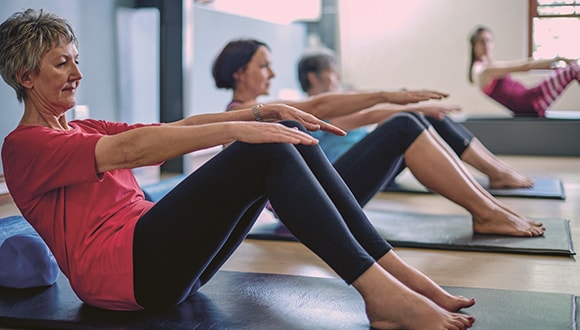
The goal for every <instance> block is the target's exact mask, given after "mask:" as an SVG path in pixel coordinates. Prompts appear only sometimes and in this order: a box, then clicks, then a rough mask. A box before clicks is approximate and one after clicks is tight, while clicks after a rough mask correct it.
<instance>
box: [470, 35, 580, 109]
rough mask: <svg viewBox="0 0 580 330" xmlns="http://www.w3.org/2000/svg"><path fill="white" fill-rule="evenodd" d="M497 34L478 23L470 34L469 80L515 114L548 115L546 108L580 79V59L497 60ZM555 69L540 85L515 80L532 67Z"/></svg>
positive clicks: (532, 68) (534, 68) (536, 68)
mask: <svg viewBox="0 0 580 330" xmlns="http://www.w3.org/2000/svg"><path fill="white" fill-rule="evenodd" d="M493 39H494V37H493V33H492V31H491V30H490V29H489V28H487V27H485V26H478V27H476V28H475V30H474V31H473V32H472V33H471V35H470V37H469V44H470V46H471V49H470V63H469V71H468V80H469V82H470V83H472V84H477V86H478V87H479V89H481V91H482V92H483V93H484V94H485V95H487V96H489V97H490V98H492V99H494V100H495V101H497V102H498V103H500V104H501V105H503V106H504V107H506V108H507V109H508V110H510V111H511V112H512V113H513V114H514V116H528V117H545V116H546V110H547V109H548V108H549V107H550V106H551V105H552V104H553V103H554V102H555V101H556V100H557V99H558V97H559V96H560V95H561V94H562V92H564V90H565V89H566V87H567V86H568V85H569V84H570V83H571V82H573V81H574V80H576V81H577V82H580V65H579V64H578V61H576V60H570V59H566V58H561V57H556V58H554V59H547V60H534V59H530V58H526V59H522V60H516V61H501V62H500V61H496V60H495V59H494V58H493V46H494V43H493V41H494V40H493ZM549 69H555V71H554V72H553V73H552V74H551V75H549V76H548V77H546V78H545V79H543V80H542V81H540V82H539V83H538V84H536V85H534V86H532V87H527V86H525V85H524V84H522V83H520V82H519V81H517V80H514V79H512V76H511V75H512V74H513V73H516V72H527V71H531V70H549Z"/></svg>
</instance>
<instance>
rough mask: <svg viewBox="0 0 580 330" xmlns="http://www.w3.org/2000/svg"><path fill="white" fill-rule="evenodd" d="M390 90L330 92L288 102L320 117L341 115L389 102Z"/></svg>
mask: <svg viewBox="0 0 580 330" xmlns="http://www.w3.org/2000/svg"><path fill="white" fill-rule="evenodd" d="M389 95H390V93H389V92H329V93H324V94H319V95H316V96H312V97H309V98H308V99H306V100H305V101H302V102H287V104H288V105H290V106H294V107H296V108H298V109H301V110H303V111H306V112H309V113H311V114H313V115H314V116H316V117H318V118H320V119H330V118H332V117H340V116H344V115H348V114H352V113H355V112H358V111H361V110H363V109H366V108H370V107H372V106H373V105H375V104H378V103H383V102H389Z"/></svg>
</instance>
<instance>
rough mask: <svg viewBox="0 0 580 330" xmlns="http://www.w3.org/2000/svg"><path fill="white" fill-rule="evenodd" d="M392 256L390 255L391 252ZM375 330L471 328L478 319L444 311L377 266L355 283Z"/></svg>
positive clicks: (374, 265)
mask: <svg viewBox="0 0 580 330" xmlns="http://www.w3.org/2000/svg"><path fill="white" fill-rule="evenodd" d="M389 254H390V252H389ZM353 286H354V287H355V288H356V289H357V290H358V291H359V292H360V294H361V295H362V297H363V299H364V301H365V309H366V313H367V317H368V319H369V321H370V324H371V327H372V328H374V329H467V328H470V327H471V326H472V325H473V322H474V321H475V318H474V317H472V316H469V315H465V314H460V313H454V312H450V311H447V310H445V309H443V308H442V307H440V306H438V305H437V304H436V303H435V302H433V301H431V300H429V299H428V298H427V297H425V296H423V295H421V294H419V293H417V292H415V291H414V290H412V289H410V288H408V287H407V286H405V284H403V283H402V282H400V281H399V280H397V279H396V278H395V277H394V276H393V275H391V274H389V273H388V272H387V271H386V270H385V269H384V268H382V267H381V266H379V265H378V264H373V265H372V266H371V268H369V269H368V270H367V271H365V272H364V273H363V274H362V275H361V276H360V277H359V278H358V279H356V280H355V281H354V283H353Z"/></svg>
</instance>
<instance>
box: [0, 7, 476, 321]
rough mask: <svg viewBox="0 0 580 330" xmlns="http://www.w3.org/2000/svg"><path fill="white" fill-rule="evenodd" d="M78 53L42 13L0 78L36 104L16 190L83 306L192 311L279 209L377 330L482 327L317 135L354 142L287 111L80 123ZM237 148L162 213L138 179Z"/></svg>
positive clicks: (71, 37) (15, 156) (18, 136)
mask: <svg viewBox="0 0 580 330" xmlns="http://www.w3.org/2000/svg"><path fill="white" fill-rule="evenodd" d="M77 46H78V41H77V38H76V36H75V34H74V32H73V29H72V28H71V26H70V25H69V24H68V23H67V22H66V21H65V20H63V19H62V18H60V17H58V16H56V15H54V14H50V13H47V12H44V11H42V10H41V11H35V10H33V9H28V10H25V11H23V12H18V13H15V14H13V15H12V16H11V17H9V18H8V19H7V20H6V21H4V22H3V23H2V24H1V25H0V73H1V74H2V77H3V79H4V80H5V81H6V82H7V83H8V84H9V85H10V86H11V87H12V88H13V89H14V90H15V91H16V97H17V98H18V100H19V101H21V102H23V103H24V113H23V115H22V118H21V120H20V122H19V124H18V126H17V127H16V128H15V129H14V130H13V131H12V132H11V133H10V134H9V135H8V136H6V138H5V140H4V144H3V146H2V163H3V168H4V174H5V178H6V184H7V186H8V189H9V191H10V193H11V194H12V197H13V199H14V201H15V203H16V205H17V206H18V208H19V209H20V211H21V212H22V215H23V216H24V217H25V218H26V219H27V220H28V221H29V222H30V224H31V225H32V226H33V227H34V228H35V229H36V230H37V232H38V233H39V234H40V236H41V237H42V238H43V240H44V241H45V242H46V243H47V245H48V246H49V247H50V249H51V251H52V252H53V253H54V256H55V258H56V260H57V262H58V264H59V267H60V270H61V271H62V272H63V273H64V274H65V275H66V277H67V278H68V279H69V281H70V284H71V286H72V288H73V290H74V291H75V293H76V294H77V295H78V296H79V298H80V299H81V300H82V301H83V302H85V303H87V304H90V305H93V306H97V307H100V308H105V309H112V310H141V309H166V308H170V307H172V306H174V305H176V304H179V303H181V302H183V301H184V300H185V299H187V298H188V297H189V296H191V295H193V294H195V293H196V292H197V290H198V289H199V288H200V287H201V286H203V285H204V284H205V283H206V282H208V281H210V280H211V278H212V276H213V275H214V274H215V273H216V272H217V271H218V269H219V268H220V267H221V266H222V265H223V263H224V262H225V261H226V260H227V259H228V258H229V257H230V256H231V255H232V253H233V252H234V250H235V249H236V248H237V247H238V246H239V245H240V244H241V242H242V241H243V240H244V238H245V236H246V234H247V232H248V231H249V229H250V228H251V227H252V225H253V223H254V222H255V220H256V218H257V216H258V213H259V212H260V210H261V209H262V208H263V205H264V203H265V201H266V199H269V200H270V201H271V202H272V204H273V205H274V206H275V207H276V209H277V210H278V213H279V215H280V218H281V219H282V221H283V222H284V224H285V225H286V226H287V227H288V228H289V229H290V231H291V232H292V233H293V234H294V235H295V236H296V237H297V238H299V239H300V241H301V242H303V243H304V244H305V245H306V246H307V247H309V248H310V249H311V250H312V251H314V252H315V253H316V254H317V255H318V256H320V257H321V258H322V259H323V260H324V261H325V262H327V263H328V264H329V265H330V267H332V269H333V270H335V271H336V273H337V274H338V275H339V276H340V277H341V278H342V279H344V281H345V282H346V283H347V284H352V285H353V287H354V288H355V289H356V290H357V291H358V292H359V293H360V295H361V296H362V299H363V300H364V302H365V305H366V307H365V308H366V313H367V316H368V319H369V321H370V326H372V327H374V328H377V329H392V328H431V327H436V328H441V329H465V328H469V327H471V325H472V324H473V322H474V318H473V317H471V316H468V315H465V314H461V313H457V311H458V310H460V309H462V308H465V307H469V306H471V305H473V304H474V303H475V301H474V300H473V299H466V298H463V297H458V296H452V295H450V294H449V293H447V292H446V291H444V290H443V289H442V288H441V287H439V286H438V285H436V284H435V283H434V282H432V281H431V280H430V279H429V278H427V277H426V276H425V275H423V274H421V273H419V272H418V271H417V270H415V269H414V268H412V267H410V266H409V265H407V264H406V263H404V262H403V261H402V260H401V259H400V258H399V257H398V256H397V254H396V253H395V252H394V251H393V250H392V248H391V246H390V245H389V244H388V243H387V242H386V241H385V240H384V239H383V238H382V237H381V236H380V235H379V234H378V233H377V232H376V230H375V229H374V228H373V226H372V225H371V224H370V222H369V221H368V219H367V218H366V216H365V214H364V212H363V211H362V209H361V208H360V206H359V205H358V203H357V201H356V199H355V198H354V197H353V195H352V194H351V192H350V191H349V189H348V187H347V186H346V185H345V184H344V183H343V182H342V180H340V177H339V175H338V174H337V173H336V171H335V170H334V169H333V167H332V165H331V164H330V163H329V162H328V160H327V159H326V157H325V156H324V154H323V153H322V151H321V150H320V148H319V147H318V146H317V141H316V139H314V138H313V137H312V136H310V135H309V134H308V133H307V131H306V130H318V129H323V130H326V131H329V132H332V133H335V134H339V135H342V134H344V132H343V131H341V130H340V129H338V128H336V127H334V126H332V125H330V124H327V123H325V122H322V121H320V120H318V119H317V118H316V117H314V116H312V115H310V114H307V113H305V112H302V111H300V110H298V109H295V108H292V107H289V106H286V105H268V106H264V107H263V108H261V109H259V111H256V112H253V111H252V109H245V110H240V111H236V112H228V113H216V114H203V115H197V116H192V117H188V118H185V119H182V120H179V121H176V122H172V123H164V124H126V123H119V122H111V121H104V120H92V119H86V120H74V121H71V122H68V121H67V119H66V112H67V111H68V110H69V109H71V108H73V107H74V106H75V104H76V96H75V95H76V91H77V88H78V87H79V83H80V81H81V79H82V78H83V75H82V74H81V71H80V69H79V53H78V50H77ZM256 118H260V119H262V120H263V121H264V122H257V121H256V120H255V119H256ZM286 119H291V120H287V121H284V122H282V123H279V121H280V120H286ZM234 141H236V142H234ZM230 142H234V143H233V144H232V145H231V146H230V147H229V148H227V149H226V150H223V151H222V152H221V153H220V154H219V155H217V156H216V157H214V158H213V159H211V160H210V161H209V162H207V163H206V164H204V165H203V166H202V167H200V168H199V169H198V170H196V171H195V172H193V173H192V174H191V175H189V176H188V177H187V178H186V179H184V181H183V182H182V183H180V184H179V185H178V186H177V187H175V188H174V189H173V190H172V191H171V192H169V193H168V194H167V195H166V196H165V197H164V198H163V199H161V200H160V201H159V202H157V203H152V202H149V201H146V200H145V199H144V197H143V192H142V191H141V189H140V187H139V185H138V183H137V181H136V180H135V177H134V176H133V174H132V172H131V169H132V168H135V167H138V166H143V165H150V164H157V163H160V162H163V161H164V160H166V159H170V158H173V157H176V156H179V155H183V154H186V153H189V152H192V151H195V150H199V149H203V148H208V147H211V146H217V145H221V144H224V143H230ZM215 205H220V207H215Z"/></svg>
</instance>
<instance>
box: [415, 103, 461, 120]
mask: <svg viewBox="0 0 580 330" xmlns="http://www.w3.org/2000/svg"><path fill="white" fill-rule="evenodd" d="M416 111H419V112H422V113H423V114H424V115H425V116H428V117H432V118H435V119H439V120H442V119H443V118H445V116H447V115H448V114H450V113H453V112H459V111H461V108H460V107H459V106H458V105H434V104H433V105H424V106H419V107H417V108H416Z"/></svg>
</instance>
